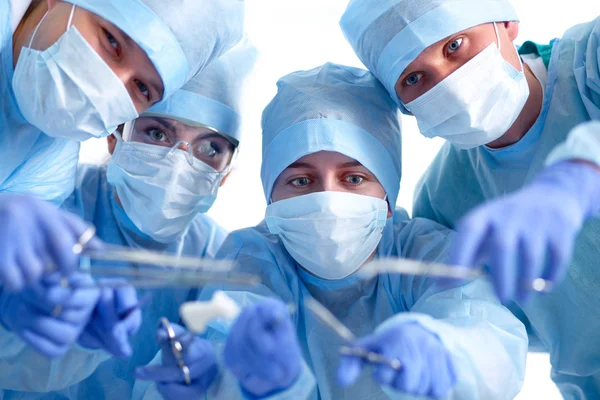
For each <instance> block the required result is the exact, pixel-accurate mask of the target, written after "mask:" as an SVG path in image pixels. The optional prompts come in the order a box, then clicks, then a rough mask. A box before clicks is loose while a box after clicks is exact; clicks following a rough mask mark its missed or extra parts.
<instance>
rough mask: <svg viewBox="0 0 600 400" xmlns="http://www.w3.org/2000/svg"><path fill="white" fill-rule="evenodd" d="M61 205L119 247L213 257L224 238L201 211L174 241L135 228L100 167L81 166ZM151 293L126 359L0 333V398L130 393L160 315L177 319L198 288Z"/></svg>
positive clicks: (151, 350) (151, 351)
mask: <svg viewBox="0 0 600 400" xmlns="http://www.w3.org/2000/svg"><path fill="white" fill-rule="evenodd" d="M63 208H65V209H67V210H69V211H72V212H73V213H76V214H78V215H79V216H81V217H83V218H84V219H85V220H86V221H89V222H91V223H93V224H94V225H95V226H96V233H97V235H98V237H99V238H100V239H102V240H104V241H105V242H108V243H111V244H116V245H121V246H130V247H135V248H145V249H150V250H154V251H162V252H165V253H169V254H177V255H185V256H195V257H205V258H214V257H215V255H216V253H217V250H218V249H219V248H220V247H221V245H222V243H223V241H224V240H225V237H226V232H225V231H224V230H223V229H222V228H220V227H219V226H218V225H217V224H216V223H215V222H214V221H213V220H211V219H210V218H209V217H207V216H205V215H199V216H198V217H196V219H195V220H194V221H193V223H192V226H191V227H190V229H189V231H188V232H187V234H186V235H185V236H183V237H181V238H180V239H179V240H177V241H176V242H174V243H170V244H160V243H157V242H154V241H153V240H151V239H150V238H149V237H147V236H146V235H144V234H143V233H141V232H140V231H139V230H138V229H137V228H136V227H135V225H134V224H133V223H132V222H131V220H130V219H129V218H127V215H126V214H125V212H124V211H123V209H122V208H121V207H120V206H119V205H118V204H117V202H116V201H115V197H114V188H113V186H111V185H110V184H109V183H108V182H107V181H106V167H104V166H100V167H99V166H80V168H79V171H78V183H77V189H76V190H75V192H74V193H73V194H72V195H71V196H70V197H69V198H68V199H67V201H66V202H65V203H64V204H63ZM150 293H151V295H152V297H151V300H150V302H149V303H148V304H145V305H143V307H142V313H143V323H142V327H141V328H140V330H139V332H138V333H137V334H136V335H135V336H134V337H133V338H132V341H131V342H132V348H133V356H132V357H131V358H129V359H125V360H122V359H118V358H114V357H109V355H108V354H106V353H104V352H103V351H90V350H87V349H82V348H80V347H79V346H75V348H73V349H72V350H71V351H70V352H69V353H68V354H67V355H66V356H65V357H62V358H61V359H58V360H48V359H47V358H45V357H44V356H41V355H39V354H38V353H36V352H35V351H33V350H31V349H29V348H27V347H26V346H25V345H24V344H23V342H21V341H20V340H19V339H18V338H17V337H15V336H14V335H12V334H10V333H7V332H0V345H1V347H0V371H2V373H0V389H11V390H4V391H2V390H0V399H48V398H50V399H107V400H108V399H111V400H112V399H128V398H131V391H132V389H133V383H134V379H133V377H132V372H133V370H134V368H135V367H136V366H140V365H145V364H147V363H148V362H150V361H151V360H152V358H153V357H154V355H155V354H156V352H157V351H158V350H159V347H158V345H157V344H156V343H155V341H154V336H155V334H156V328H157V326H158V320H159V318H160V317H163V316H164V317H167V318H168V319H169V320H171V321H178V319H179V305H180V304H181V303H183V302H185V301H188V300H192V299H195V298H197V296H198V291H197V289H163V290H152V291H151V292H150ZM138 296H139V297H140V298H143V297H144V296H145V292H144V291H143V290H138ZM26 392H30V393H26ZM31 392H34V393H31Z"/></svg>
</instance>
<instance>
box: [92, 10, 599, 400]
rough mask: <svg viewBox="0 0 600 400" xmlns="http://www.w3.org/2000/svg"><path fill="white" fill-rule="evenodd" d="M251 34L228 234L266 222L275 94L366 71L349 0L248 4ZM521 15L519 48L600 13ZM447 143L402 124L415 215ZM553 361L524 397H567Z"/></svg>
mask: <svg viewBox="0 0 600 400" xmlns="http://www.w3.org/2000/svg"><path fill="white" fill-rule="evenodd" d="M246 3H247V15H248V20H247V28H248V29H247V30H248V36H249V38H250V40H251V41H252V43H253V44H254V45H255V46H256V47H257V48H258V50H259V51H260V53H261V56H260V58H259V60H258V62H257V65H256V69H255V72H254V74H253V75H252V76H251V77H250V81H249V83H248V85H247V90H246V93H245V96H244V107H245V109H244V128H243V132H244V137H243V142H242V147H241V153H240V156H239V157H238V160H237V163H236V167H235V169H234V170H233V173H232V175H231V177H230V179H229V181H228V182H227V184H226V185H225V186H224V187H223V188H222V190H221V192H220V193H219V198H218V200H217V202H216V204H215V206H214V207H213V209H212V210H211V211H210V213H209V214H210V215H211V216H213V217H214V218H215V219H216V220H217V222H219V223H220V224H221V225H222V226H224V227H225V228H227V229H230V230H233V229H239V228H243V227H247V226H252V225H255V224H257V223H258V222H260V220H261V219H262V217H263V215H264V210H265V201H264V197H263V192H262V185H261V182H260V175H259V173H260V161H261V134H260V117H261V113H262V110H263V108H264V107H265V106H266V104H267V103H268V102H269V101H270V99H271V98H272V97H273V95H274V94H275V90H276V88H275V83H276V81H277V79H278V78H279V77H281V76H283V75H285V74H288V73H290V72H293V71H296V70H300V69H310V68H314V67H316V66H318V65H321V64H324V63H325V62H328V61H332V62H336V63H341V64H347V65H352V66H362V65H361V63H360V61H359V60H358V59H357V58H356V56H355V55H354V53H353V52H352V49H351V48H350V46H349V45H348V44H347V42H346V41H345V39H344V37H343V35H342V33H341V30H340V28H339V25H338V21H339V19H340V16H341V15H342V13H343V11H344V9H345V6H346V4H347V1H346V0H295V1H292V0H247V1H246ZM513 4H514V6H515V8H516V9H517V12H518V14H519V15H520V17H521V27H520V34H519V37H518V39H517V43H522V42H523V41H525V40H533V41H537V42H538V43H548V42H549V41H550V40H551V39H552V38H554V37H560V36H562V34H563V32H564V31H565V30H566V29H568V28H569V27H571V26H573V25H575V24H577V23H581V22H586V21H589V20H591V19H593V18H595V17H596V16H598V15H600V4H599V3H598V2H597V1H596V0H569V1H568V2H550V1H548V0H519V1H516V0H513ZM441 143H442V142H441V140H436V139H435V140H431V139H426V138H424V137H422V136H420V135H419V133H418V130H417V128H416V124H415V122H414V120H413V119H412V118H405V119H404V121H403V166H402V169H403V175H402V185H401V191H400V197H399V200H398V204H399V205H401V206H403V207H405V208H406V209H407V210H408V211H409V212H410V210H411V208H412V206H411V203H412V201H411V199H412V195H413V190H414V186H415V184H416V182H417V180H418V179H419V177H420V176H421V174H422V173H423V171H424V170H425V169H426V168H427V166H428V165H429V162H430V161H431V159H432V158H433V156H434V155H435V154H436V152H437V150H438V149H439V147H440V146H441ZM106 157H107V152H106V144H105V141H103V140H95V141H88V142H86V143H84V145H83V147H82V150H81V161H82V162H95V163H100V162H103V161H104V160H105V159H106ZM549 375H550V366H549V363H548V356H547V355H541V354H531V355H530V356H529V358H528V366H527V378H526V382H525V386H524V389H523V391H522V393H521V394H520V395H519V396H518V399H520V400H524V399H545V400H552V399H560V396H559V394H558V391H557V390H556V388H555V387H554V386H553V384H552V382H551V380H550V378H549Z"/></svg>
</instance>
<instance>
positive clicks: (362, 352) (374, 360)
mask: <svg viewBox="0 0 600 400" xmlns="http://www.w3.org/2000/svg"><path fill="white" fill-rule="evenodd" d="M340 354H341V355H342V356H349V357H358V358H362V359H363V360H365V361H367V362H369V363H371V364H380V365H386V366H388V367H390V368H391V369H393V370H394V371H400V370H401V369H402V363H401V362H400V361H399V360H397V359H395V358H387V357H385V356H383V355H381V354H379V353H375V352H373V351H368V350H366V349H363V348H361V347H348V346H342V347H340Z"/></svg>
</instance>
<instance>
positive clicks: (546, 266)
mask: <svg viewBox="0 0 600 400" xmlns="http://www.w3.org/2000/svg"><path fill="white" fill-rule="evenodd" d="M598 204H600V173H599V172H598V171H597V170H596V169H595V168H593V167H591V166H589V165H587V164H584V163H579V162H570V161H567V162H560V163H558V164H554V165H551V166H550V167H548V168H546V169H545V170H543V171H542V172H541V173H540V175H539V176H538V177H537V178H536V179H535V180H534V181H533V182H532V183H531V184H530V185H528V186H525V187H524V188H523V189H521V190H519V191H518V192H515V193H513V194H512V195H510V196H507V197H505V198H502V199H499V200H495V201H491V202H489V203H486V204H484V205H482V206H480V207H478V208H476V209H475V210H474V211H472V212H471V213H470V214H468V215H467V216H466V217H464V218H463V219H462V220H461V221H459V223H458V224H457V235H456V238H455V241H454V244H453V249H452V253H451V258H450V260H449V261H450V263H451V264H456V265H462V266H467V267H469V266H474V265H486V266H487V267H488V268H489V273H490V275H491V279H492V281H493V284H494V287H495V289H496V292H497V294H498V296H499V297H500V299H501V300H502V301H503V302H506V301H508V300H511V299H513V298H514V297H515V295H516V297H517V299H519V300H522V301H524V300H527V298H528V296H529V294H530V293H531V283H532V282H533V280H535V279H537V278H542V279H546V280H549V281H551V282H558V281H560V280H562V278H563V277H564V275H565V274H566V271H567V269H568V265H569V262H570V260H571V256H572V253H573V246H574V243H575V240H576V238H577V234H578V232H579V231H580V229H581V227H582V225H583V222H584V220H585V219H586V218H587V217H589V216H591V215H592V214H593V213H594V212H596V211H597V210H598Z"/></svg>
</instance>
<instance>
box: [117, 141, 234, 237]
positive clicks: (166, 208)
mask: <svg viewBox="0 0 600 400" xmlns="http://www.w3.org/2000/svg"><path fill="white" fill-rule="evenodd" d="M116 136H117V139H118V141H117V145H116V147H115V151H114V154H113V156H112V158H111V160H110V162H109V164H108V170H107V180H108V182H109V183H110V184H112V185H113V186H114V187H115V188H116V191H117V195H118V196H119V200H120V202H121V205H122V206H123V209H124V210H125V213H126V214H127V216H128V217H129V218H130V219H131V221H132V222H133V223H134V224H135V226H136V227H137V228H138V229H139V230H140V231H142V232H143V233H145V234H146V235H148V236H150V237H151V238H152V239H154V240H156V241H157V242H161V243H170V242H173V241H175V240H177V239H178V238H180V237H181V236H183V235H184V234H185V233H186V232H187V230H188V228H189V226H190V225H191V223H192V221H193V219H194V218H195V217H196V216H197V215H198V214H199V213H204V212H206V211H208V210H209V209H210V207H211V206H212V205H213V203H214V201H215V199H216V197H217V192H218V190H219V186H220V184H221V181H222V180H223V178H224V177H225V176H226V175H227V173H229V168H227V169H225V170H224V171H222V172H217V171H216V170H215V169H214V168H212V167H211V166H209V165H207V164H205V163H204V162H202V161H200V160H198V159H197V158H194V157H193V156H192V155H191V153H190V152H186V151H184V150H181V149H178V148H176V147H174V148H168V147H160V146H154V145H150V144H145V143H137V142H124V141H122V140H121V138H119V137H118V135H116Z"/></svg>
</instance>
